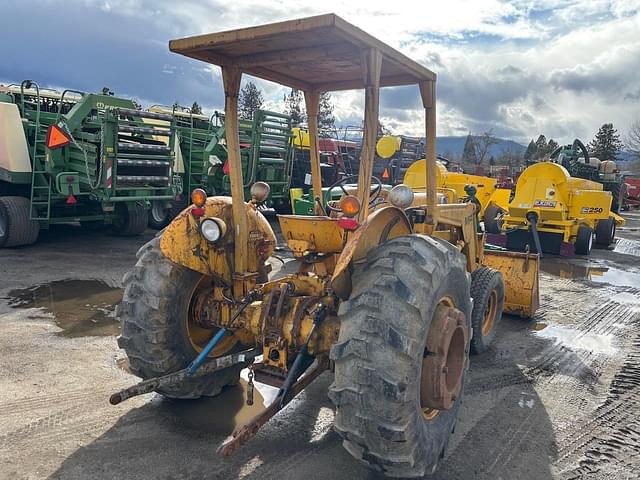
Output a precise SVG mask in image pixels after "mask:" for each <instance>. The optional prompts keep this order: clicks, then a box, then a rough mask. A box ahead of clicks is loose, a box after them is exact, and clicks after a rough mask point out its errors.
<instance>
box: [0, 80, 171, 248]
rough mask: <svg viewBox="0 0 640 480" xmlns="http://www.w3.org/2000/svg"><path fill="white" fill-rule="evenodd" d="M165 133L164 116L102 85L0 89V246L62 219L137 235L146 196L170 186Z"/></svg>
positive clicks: (156, 196)
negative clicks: (159, 123)
mask: <svg viewBox="0 0 640 480" xmlns="http://www.w3.org/2000/svg"><path fill="white" fill-rule="evenodd" d="M146 119H156V120H163V121H165V122H166V124H165V126H164V127H162V128H156V127H149V126H147V125H146V124H145V123H144V120H146ZM157 137H163V138H164V139H165V140H164V141H158V140H156V139H155V138H157ZM174 141H175V122H174V119H173V117H171V116H169V115H162V114H156V113H150V112H143V111H141V110H138V109H136V108H135V105H134V103H133V102H132V101H131V100H127V99H123V98H118V97H115V96H113V95H112V94H111V93H110V92H108V91H107V90H105V91H104V92H103V93H102V94H89V93H84V92H78V91H74V90H65V91H63V92H54V91H50V90H44V89H42V90H41V89H40V88H39V86H38V85H37V84H36V83H35V82H32V81H29V80H25V81H24V82H22V84H21V85H20V86H10V87H2V88H1V89H0V247H2V246H4V247H10V246H18V245H27V244H30V243H34V242H35V241H36V240H37V238H38V232H39V230H40V229H41V228H48V227H49V225H51V224H53V223H64V222H70V221H80V223H81V224H82V225H84V226H86V227H88V228H99V227H102V226H111V228H112V229H113V230H114V231H115V232H116V233H119V234H122V235H136V234H139V233H142V231H143V230H144V229H145V228H146V225H147V208H148V206H149V202H151V201H154V200H161V201H170V200H172V199H173V198H175V196H176V195H177V194H179V193H180V188H181V186H180V183H179V180H180V179H179V177H178V176H176V175H175V174H174V172H173V163H174V158H175V156H174Z"/></svg>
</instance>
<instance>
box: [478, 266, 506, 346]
mask: <svg viewBox="0 0 640 480" xmlns="http://www.w3.org/2000/svg"><path fill="white" fill-rule="evenodd" d="M471 298H473V311H472V312H471V328H472V329H473V337H471V352H472V353H475V354H478V353H482V352H484V351H486V350H487V349H488V348H489V347H490V346H491V344H492V343H493V340H494V338H495V336H496V330H497V329H498V324H499V323H500V320H502V310H503V309H504V281H503V280H502V273H500V272H499V271H497V270H494V269H493V268H489V267H480V268H478V269H476V270H475V271H473V272H472V273H471Z"/></svg>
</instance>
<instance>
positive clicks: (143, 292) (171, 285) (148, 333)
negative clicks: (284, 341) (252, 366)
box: [117, 236, 245, 398]
mask: <svg viewBox="0 0 640 480" xmlns="http://www.w3.org/2000/svg"><path fill="white" fill-rule="evenodd" d="M137 257H138V262H137V263H136V265H135V267H134V268H133V270H132V271H130V272H129V273H127V274H126V275H125V276H124V279H123V281H122V282H123V284H124V296H123V300H122V303H121V304H120V305H119V306H118V311H117V315H118V318H119V319H120V322H121V328H122V333H121V335H120V337H119V338H118V345H119V346H120V348H122V349H124V350H125V352H126V353H127V356H128V357H129V365H130V367H131V371H132V373H133V374H134V375H137V376H138V377H140V378H142V379H148V378H152V377H157V376H160V375H166V374H168V373H172V372H175V371H177V370H181V369H183V368H186V367H187V366H188V365H189V363H190V362H191V361H192V360H193V359H194V358H195V357H196V356H197V355H198V353H199V351H198V350H196V348H195V346H194V343H193V341H192V338H193V335H190V334H189V331H190V330H189V324H188V321H189V318H188V316H189V312H190V300H191V298H192V295H193V293H194V292H195V291H196V288H197V287H198V285H199V284H200V282H202V281H203V277H204V276H203V275H202V274H200V273H198V272H195V271H193V270H189V269H188V268H185V267H182V266H180V265H177V264H175V263H173V262H171V261H169V260H168V259H167V258H166V257H164V256H163V255H162V253H161V251H160V237H159V236H158V237H155V238H154V239H153V240H151V241H150V242H148V243H147V244H146V245H145V246H143V247H142V248H141V249H140V250H139V251H138V254H137ZM204 278H205V279H206V277H204ZM214 333H215V332H214V331H213V330H211V331H210V334H209V332H208V331H206V332H202V331H198V334H199V335H200V336H202V335H203V334H204V335H208V336H207V337H205V338H202V342H203V343H206V342H207V341H208V338H210V337H211V336H213V334H214ZM221 345H222V344H221ZM216 348H217V347H216ZM230 348H233V345H231V346H230ZM213 353H214V354H215V353H216V349H214V351H213ZM226 353H227V352H224V354H226ZM244 366H245V365H244V364H238V365H234V366H232V367H229V368H226V369H224V370H220V371H218V372H216V373H214V374H211V375H207V376H203V377H196V378H191V379H188V380H187V381H185V382H184V383H182V384H180V385H175V386H172V387H170V388H164V389H162V390H159V393H161V394H162V395H164V396H166V397H171V398H199V397H201V396H214V395H217V394H218V393H220V391H221V390H222V388H223V387H224V386H225V385H233V384H236V383H237V382H238V381H239V378H240V370H242V368H243V367H244Z"/></svg>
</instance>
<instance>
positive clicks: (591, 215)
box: [485, 162, 624, 256]
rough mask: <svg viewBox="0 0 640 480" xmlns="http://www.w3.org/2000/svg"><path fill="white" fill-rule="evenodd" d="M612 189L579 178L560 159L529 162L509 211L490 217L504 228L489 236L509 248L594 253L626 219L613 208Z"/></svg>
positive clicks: (507, 206) (567, 253)
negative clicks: (595, 248) (612, 209)
mask: <svg viewBox="0 0 640 480" xmlns="http://www.w3.org/2000/svg"><path fill="white" fill-rule="evenodd" d="M611 202H612V194H611V192H607V191H604V190H603V186H602V184H601V183H599V182H595V181H591V180H585V179H583V178H575V177H571V176H570V175H569V172H568V171H567V169H566V168H565V167H563V166H562V165H559V164H557V163H552V162H541V163H536V164H533V165H531V166H530V167H528V168H527V169H526V170H525V171H524V172H523V173H522V174H521V175H520V177H519V178H518V182H517V184H516V189H515V195H514V197H513V200H511V202H510V203H509V204H508V205H502V211H503V212H504V213H501V214H497V215H496V217H495V218H493V219H486V218H485V224H487V223H488V222H489V221H490V222H492V223H493V224H494V225H499V228H500V229H501V231H502V233H501V234H497V235H496V234H490V236H489V241H490V242H491V243H493V244H496V245H501V246H504V247H506V248H507V249H509V250H529V249H530V250H531V251H535V252H540V253H542V252H545V253H552V254H559V255H566V256H571V255H573V254H574V253H575V254H579V255H588V254H589V252H590V251H591V247H592V245H593V238H594V233H595V242H596V243H597V244H599V245H602V246H609V245H611V244H612V243H613V242H614V240H615V233H616V227H617V226H622V225H624V219H623V218H622V217H620V216H618V215H617V214H616V213H615V212H613V211H611Z"/></svg>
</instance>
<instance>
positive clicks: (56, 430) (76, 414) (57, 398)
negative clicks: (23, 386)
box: [0, 386, 117, 451]
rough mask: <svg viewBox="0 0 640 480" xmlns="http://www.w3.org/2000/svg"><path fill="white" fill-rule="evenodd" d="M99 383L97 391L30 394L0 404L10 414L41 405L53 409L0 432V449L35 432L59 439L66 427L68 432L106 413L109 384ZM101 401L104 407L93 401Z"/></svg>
mask: <svg viewBox="0 0 640 480" xmlns="http://www.w3.org/2000/svg"><path fill="white" fill-rule="evenodd" d="M102 387H103V388H101V389H100V390H99V391H98V390H88V389H83V390H70V391H67V392H64V393H60V394H57V395H51V396H47V397H29V398H24V399H20V400H16V401H14V402H10V403H5V404H0V407H1V408H2V410H3V411H5V412H8V414H10V415H13V414H16V413H24V412H36V411H39V410H44V409H46V410H47V411H48V412H51V410H55V411H54V412H53V413H49V414H48V415H44V416H39V417H36V418H32V419H30V420H29V421H27V422H26V423H24V424H23V425H21V426H19V427H18V428H15V429H13V430H11V431H9V432H6V433H2V434H0V451H2V450H6V449H7V448H13V447H15V445H16V444H19V443H20V442H22V441H25V440H28V439H29V438H31V437H34V436H36V437H38V438H40V439H44V438H52V439H53V438H55V439H58V438H61V437H63V436H64V435H65V432H66V431H68V430H69V429H72V430H73V431H68V432H67V433H68V435H72V434H74V433H78V432H79V431H82V430H85V428H84V427H83V425H85V424H87V426H89V424H93V423H94V422H97V420H98V419H99V418H102V417H104V416H106V415H108V413H107V411H108V409H109V404H108V402H107V398H108V395H109V393H108V392H109V391H110V390H111V387H109V386H107V387H106V388H104V386H102ZM114 388H117V387H114ZM101 400H102V401H101ZM101 404H102V405H104V407H105V408H100V407H98V408H96V405H101Z"/></svg>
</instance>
